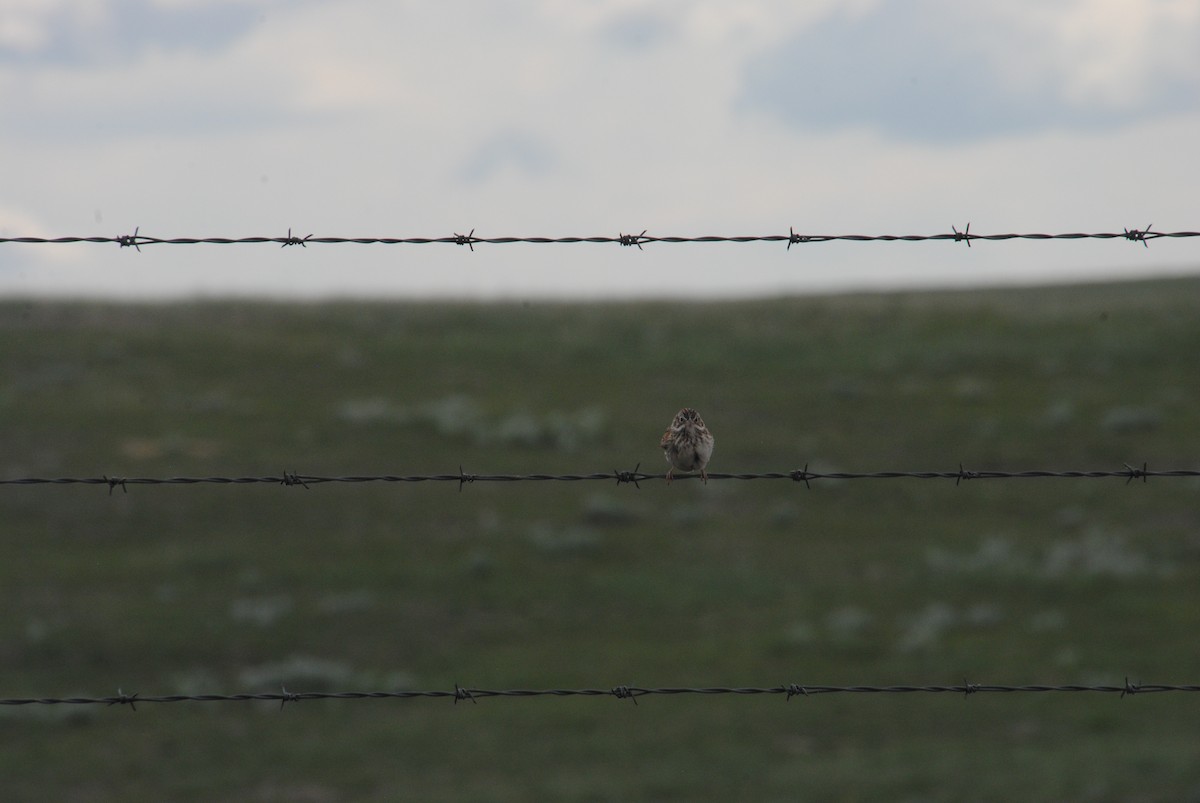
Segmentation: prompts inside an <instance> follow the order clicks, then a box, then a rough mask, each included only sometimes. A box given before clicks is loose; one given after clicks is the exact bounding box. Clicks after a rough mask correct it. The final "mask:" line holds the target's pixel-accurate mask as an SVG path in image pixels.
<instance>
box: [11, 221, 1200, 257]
mask: <svg viewBox="0 0 1200 803" xmlns="http://www.w3.org/2000/svg"><path fill="white" fill-rule="evenodd" d="M647 231H648V229H642V233H641V234H624V233H619V234H617V236H615V237H613V236H603V235H601V236H592V237H514V236H504V237H476V236H475V229H474V228H472V229H471V230H470V231H469V232H468V233H467V234H458V233H454V234H452V235H450V236H448V237H317V236H315V235H313V234H307V235H305V236H303V237H300V236H298V235H294V234H292V230H291V228H289V229H288V231H287V234H286V235H285V236H282V237H278V236H277V237H267V236H259V237H152V236H150V235H148V234H142V233H141V227H140V226H139V227H136V228H134V230H133V234H121V235H117V236H116V237H0V244H2V243H23V244H34V245H44V244H63V243H116V244H117V245H118V246H120V247H121V248H133V249H134V250H135V251H141V250H142V249H141V246H143V245H247V244H255V243H278V244H279V246H280V247H281V248H286V247H287V246H289V245H298V246H300V247H302V248H307V247H308V245H309V244H312V243H320V244H322V245H342V244H347V243H354V244H357V245H429V244H439V243H445V244H450V245H465V246H467V247H468V248H469V249H470V250H471V251H474V250H475V246H476V245H481V244H486V245H508V244H511V243H528V244H534V245H547V244H564V243H565V244H576V243H615V244H617V245H620V246H623V247H630V246H636V247H637V248H638V250H639V251H642V250H645V249H643V248H642V246H643V245H645V244H649V243H775V242H782V243H787V250H789V251H790V250H791V249H792V246H793V245H800V244H801V243H827V242H832V241H835V240H844V241H849V242H924V241H931V240H932V241H940V240H946V241H949V242H955V243H963V242H965V243H966V244H967V247H968V248H969V247H970V246H971V243H972V242H973V241H977V240H992V241H1002V240H1088V239H1090V240H1128V241H1130V242H1134V243H1141V244H1142V245H1143V246H1144V247H1149V243H1150V240H1157V239H1159V238H1160V237H1172V238H1183V237H1200V231H1154V224H1150V225H1149V226H1147V227H1146V228H1144V229H1138V228H1132V229H1129V228H1122V230H1121V231H1119V232H1092V233H1086V232H1065V233H1059V234H1015V233H1013V234H972V233H971V224H970V223H967V225H966V227H965V228H964V229H963V230H962V231H959V230H958V227H957V226H951V227H950V232H949V233H941V234H800V233H798V232H796V230H795V227H788V233H787V234H766V235H734V236H723V235H702V236H698V237H680V236H661V237H660V236H655V235H651V234H647Z"/></svg>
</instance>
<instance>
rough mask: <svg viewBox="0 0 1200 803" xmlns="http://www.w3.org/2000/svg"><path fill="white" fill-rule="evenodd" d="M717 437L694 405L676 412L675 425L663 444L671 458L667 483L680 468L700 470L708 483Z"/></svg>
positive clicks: (664, 449) (702, 478)
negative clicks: (709, 464) (705, 423)
mask: <svg viewBox="0 0 1200 803" xmlns="http://www.w3.org/2000/svg"><path fill="white" fill-rule="evenodd" d="M714 442H715V441H714V439H713V436H712V433H711V432H709V431H708V427H706V426H704V419H703V418H701V417H700V414H699V413H698V412H696V411H695V410H693V409H692V408H691V407H684V408H683V409H682V410H680V411H679V412H678V413H676V414H675V419H674V420H673V421H671V426H670V427H668V428H667V431H666V432H664V433H663V436H662V440H661V441H660V442H659V444H658V445H659V446H660V447H662V450H663V456H664V457H666V458H667V463H669V464H670V466H671V467H670V468H669V469H667V482H670V481H671V475H672V474H673V473H674V471H675V470H676V469H679V470H680V471H699V472H700V479H701V480H703V481H704V484H705V485H707V484H708V471H706V469H707V467H708V459H709V458H710V457H712V451H713V443H714Z"/></svg>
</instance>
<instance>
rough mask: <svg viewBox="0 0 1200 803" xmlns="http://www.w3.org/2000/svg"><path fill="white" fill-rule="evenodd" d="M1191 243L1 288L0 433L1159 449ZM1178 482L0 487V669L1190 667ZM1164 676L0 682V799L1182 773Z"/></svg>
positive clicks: (579, 458) (1186, 322)
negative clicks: (266, 697)
mask: <svg viewBox="0 0 1200 803" xmlns="http://www.w3.org/2000/svg"><path fill="white" fill-rule="evenodd" d="M1198 299H1200V281H1196V280H1180V281H1169V282H1152V283H1144V284H1126V285H1108V286H1096V287H1083V288H1072V289H1037V290H1006V291H987V292H965V293H929V294H897V295H860V296H848V297H832V298H812V299H789V300H775V301H755V302H737V303H721V304H717V303H713V304H679V305H677V304H665V303H643V304H604V305H567V304H531V305H521V304H509V305H468V304H463V305H444V304H443V305H420V304H328V305H294V306H288V305H261V304H249V303H196V304H182V305H170V306H119V305H107V304H82V303H80V304H64V303H53V304H50V303H46V304H43V303H27V302H6V303H3V304H0V370H2V372H3V374H2V375H3V376H4V378H5V381H4V383H3V385H0V474H2V475H3V476H4V477H18V476H55V475H59V476H64V475H74V476H98V475H103V474H107V475H110V476H163V475H176V474H186V475H209V474H219V475H257V474H279V473H280V472H282V471H299V472H301V473H307V474H329V475H337V474H348V473H363V474H373V473H406V474H407V473H412V474H424V473H454V472H457V471H458V469H459V466H460V465H461V466H462V467H463V468H464V469H465V470H466V471H467V472H474V473H510V472H511V473H524V472H550V473H557V472H571V473H575V472H580V473H583V472H593V471H611V470H613V469H631V468H633V467H634V466H635V465H637V464H638V463H640V464H641V466H642V468H643V470H650V471H661V470H663V469H664V468H665V463H663V461H662V457H661V456H660V452H659V450H658V448H657V440H658V437H659V436H660V434H661V432H662V430H663V428H664V427H665V426H666V424H667V423H668V422H669V421H670V418H671V416H672V415H673V414H674V412H675V411H676V410H677V409H678V408H679V407H681V406H683V405H691V406H694V407H696V408H698V409H699V410H700V411H701V413H702V414H703V415H704V418H705V420H706V421H707V422H708V423H709V425H710V426H711V427H712V429H713V430H714V432H715V434H716V437H717V447H716V453H715V457H714V461H713V463H712V465H711V466H710V468H712V470H714V471H750V472H756V471H786V470H790V469H795V468H800V467H802V466H804V465H805V464H808V465H809V467H810V468H811V469H813V470H818V471H824V470H833V471H837V470H844V471H874V470H884V469H912V470H954V469H956V468H957V467H958V465H959V463H960V462H961V463H962V464H963V465H964V466H965V467H966V468H968V469H1006V470H1019V469H1027V468H1049V469H1070V468H1083V469H1118V468H1120V467H1121V466H1122V465H1123V464H1124V463H1131V464H1136V465H1139V466H1140V465H1141V463H1142V461H1147V462H1148V463H1149V465H1150V467H1151V468H1176V467H1182V468H1195V467H1197V465H1198V460H1197V444H1200V405H1197V404H1196V399H1197V398H1200V371H1197V370H1196V368H1197V357H1196V355H1197V353H1200V315H1198V314H1197V313H1198V312H1200V302H1198ZM1198 491H1200V483H1197V482H1194V481H1191V480H1179V479H1158V480H1151V481H1150V482H1148V483H1144V484H1143V483H1140V482H1139V483H1132V484H1130V485H1129V486H1128V487H1126V486H1125V484H1124V482H1123V481H1122V480H1119V479H1114V480H1043V481H1025V480H1010V481H982V480H981V481H969V482H966V483H963V484H961V485H960V486H958V487H956V486H955V485H954V483H952V482H946V481H936V482H935V481H918V480H894V481H886V482H885V481H861V482H841V483H838V482H833V481H829V482H825V481H822V482H817V483H814V485H813V487H812V489H811V490H806V489H805V488H804V487H803V486H802V485H798V484H794V483H790V482H786V481H777V482H765V481H764V482H754V483H738V482H733V481H722V482H716V481H713V482H710V483H709V484H708V485H707V486H702V485H701V484H699V483H698V482H694V481H687V482H679V483H675V484H673V485H671V486H669V487H668V486H666V485H665V484H663V483H662V482H656V481H650V482H643V483H642V484H641V488H640V489H638V488H634V487H632V486H628V485H623V486H617V485H616V484H615V483H545V484H535V483H518V484H506V485H489V484H474V485H468V486H466V487H464V488H463V489H462V490H461V491H460V490H459V489H458V487H457V485H456V484H452V483H445V484H422V485H387V486H383V485H364V486H352V485H322V486H316V487H313V488H310V489H308V490H305V489H303V488H283V487H276V486H266V485H263V486H241V487H222V486H190V487H168V486H154V487H148V486H131V487H130V488H129V491H128V493H123V492H122V491H121V490H120V489H119V488H118V489H116V490H115V491H114V492H113V493H112V494H111V495H110V494H109V493H108V489H107V488H104V487H84V486H71V487H55V486H35V487H16V486H4V487H0V521H2V522H3V537H2V538H0V604H2V605H3V610H4V611H5V613H6V615H5V616H4V617H2V618H0V697H24V696H55V697H57V696H71V695H77V694H78V695H85V696H105V695H109V694H114V693H116V691H117V689H118V688H120V689H122V690H124V691H125V692H127V693H134V692H137V693H140V694H142V695H159V694H173V693H187V694H203V693H218V694H225V693H235V692H272V691H278V690H279V688H280V686H283V685H286V686H287V688H288V689H289V690H290V691H344V690H364V691H365V690H374V689H392V688H422V689H423V688H435V689H449V688H453V686H454V684H455V683H458V684H461V685H463V686H470V687H485V688H514V687H550V686H554V687H585V686H586V687H602V688H609V687H612V686H617V685H622V684H629V685H643V686H659V685H685V686H686V685H761V686H774V685H778V684H781V683H801V684H813V685H815V684H907V683H914V684H955V683H961V682H962V681H964V680H969V681H971V682H975V683H999V684H1023V683H1084V684H1093V683H1115V684H1120V683H1122V682H1123V681H1124V679H1125V678H1126V677H1127V676H1128V677H1129V678H1130V679H1131V680H1132V681H1135V682H1139V681H1140V682H1147V683H1151V682H1163V683H1195V682H1198V681H1200V650H1197V649H1196V647H1195V641H1196V633H1197V632H1198V630H1200V604H1198V602H1200V599H1198V597H1197V591H1196V589H1197V587H1198V586H1197V583H1198V581H1200V508H1198V507H1197V505H1196V498H1197V497H1196V494H1197V492H1198ZM1198 715H1200V697H1196V698H1193V697H1192V696H1191V695H1159V696H1154V695H1145V696H1140V697H1134V698H1133V699H1124V700H1122V699H1119V698H1118V697H1116V696H1115V695H1114V696H1102V695H1078V696H1072V695H1062V694H1057V695H1006V696H1001V695H994V696H992V695H974V696H972V697H970V698H967V699H964V698H962V697H960V696H936V697H934V696H904V697H901V696H865V695H853V696H852V695H835V696H822V697H811V698H807V699H805V698H796V699H792V700H791V701H787V702H785V701H784V699H783V698H782V697H761V698H759V697H755V698H748V697H644V698H642V699H640V700H639V701H638V704H637V705H634V704H632V703H631V702H629V701H621V700H616V699H607V698H599V699H583V698H569V699H556V698H550V699H537V700H508V699H493V700H483V701H480V702H479V703H478V704H476V705H472V704H469V703H459V704H457V705H454V704H452V703H450V702H449V701H445V700H441V701H437V700H407V701H358V702H356V701H344V702H339V701H329V702H303V703H296V704H291V705H288V706H287V707H286V708H285V709H284V710H283V711H280V710H279V708H278V706H277V705H270V704H262V705H259V704H244V703H238V704H235V703H205V704H199V703H180V704H173V705H169V706H168V705H148V704H143V705H139V706H138V710H137V712H136V713H135V712H133V711H131V710H129V709H128V708H127V707H112V708H107V707H90V706H70V707H67V706H58V707H49V706H28V707H21V708H0V777H2V778H3V779H4V782H3V786H4V788H5V789H6V791H7V793H8V794H7V797H8V798H9V799H22V800H37V799H42V800H80V801H89V800H108V799H120V800H127V801H140V800H146V801H150V800H162V799H172V800H213V799H241V800H262V801H273V800H308V801H337V800H381V801H382V800H393V799H398V798H410V799H419V800H434V801H436V800H456V801H457V800H499V801H505V800H513V801H515V800H528V799H532V798H549V799H558V800H569V801H589V800H614V799H620V800H637V799H643V800H650V799H653V800H705V799H707V800H729V799H754V800H785V799H788V800H790V799H796V798H797V797H800V798H808V799H828V800H845V801H867V800H889V801H891V800H934V801H936V800H961V799H975V800H1012V799H1026V800H1060V799H1076V800H1092V801H1106V800H1147V801H1149V800H1179V799H1184V798H1189V797H1193V798H1194V797H1195V796H1196V795H1197V794H1200V766H1198V765H1197V764H1196V762H1195V755H1194V747H1193V745H1194V735H1195V722H1196V720H1197V716H1198Z"/></svg>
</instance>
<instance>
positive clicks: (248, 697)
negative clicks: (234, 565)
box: [0, 678, 1200, 711]
mask: <svg viewBox="0 0 1200 803" xmlns="http://www.w3.org/2000/svg"><path fill="white" fill-rule="evenodd" d="M1081 692H1090V693H1099V694H1116V695H1119V696H1120V697H1122V698H1124V697H1132V696H1134V695H1136V694H1161V693H1165V692H1200V685H1172V684H1157V683H1132V682H1130V680H1129V678H1126V679H1125V682H1124V683H1123V684H1121V685H1092V686H1084V685H1042V684H1038V685H1022V686H1007V685H996V684H987V683H968V682H964V683H962V684H958V685H950V686H938V685H929V686H823V685H813V686H810V685H803V684H798V683H788V684H785V685H780V686H766V687H760V686H703V687H690V686H667V687H657V688H655V687H643V686H613V687H612V688H608V689H602V688H595V689H475V688H464V687H462V686H459V685H458V684H455V686H454V689H453V690H430V691H347V692H290V691H288V690H287V687H286V686H284V687H280V690H279V691H278V692H267V693H260V694H170V695H163V696H157V697H150V696H147V697H143V696H142V695H140V694H126V693H125V692H123V691H121V690H120V689H118V690H117V694H116V695H115V696H110V697H26V698H7V699H0V706H26V705H105V706H112V705H127V706H129V707H130V708H131V709H133V710H134V711H136V710H137V705H138V703H145V704H150V703H242V702H251V701H255V700H257V701H264V702H278V703H279V707H280V709H282V708H283V707H284V705H286V704H287V703H294V702H301V701H303V700H411V699H415V698H434V699H438V698H440V699H447V698H448V699H451V700H453V701H454V702H455V704H457V703H459V702H460V701H470V702H472V703H477V702H478V701H479V700H481V699H487V698H490V697H506V698H517V699H530V698H534V697H615V698H616V699H618V700H632V701H633V702H634V704H636V703H637V698H639V697H646V696H650V695H665V696H680V695H703V696H717V695H737V696H755V695H782V696H783V697H784V699H785V700H791V699H792V698H793V697H816V696H819V695H825V694H961V695H963V696H964V697H969V696H971V695H972V694H990V693H997V694H1027V693H1032V694H1041V693H1081Z"/></svg>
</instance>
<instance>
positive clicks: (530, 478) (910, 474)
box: [0, 463, 1200, 496]
mask: <svg viewBox="0 0 1200 803" xmlns="http://www.w3.org/2000/svg"><path fill="white" fill-rule="evenodd" d="M641 465H642V464H641V463H638V464H637V466H636V467H635V468H634V469H633V470H632V471H621V470H619V469H613V470H612V471H603V472H595V473H592V474H470V473H468V472H466V471H464V470H463V468H462V466H459V469H458V473H456V474H407V475H406V474H355V475H349V476H321V475H316V474H300V473H298V472H295V471H284V472H283V473H282V474H279V475H268V476H245V477H217V476H214V477H125V476H111V477H110V476H109V475H107V474H105V475H102V476H99V477H16V478H11V479H0V485H103V486H107V487H108V493H109V495H110V496H111V495H112V492H113V489H114V488H120V489H121V490H122V491H123V492H125V493H128V492H129V486H130V485H257V484H266V485H283V486H286V487H295V486H299V487H301V488H304V489H306V490H307V489H309V488H311V486H313V485H323V484H325V483H348V484H363V483H380V482H382V483H423V482H456V483H458V489H459V490H460V491H461V490H462V488H463V486H464V485H469V484H473V483H476V482H496V483H511V482H587V481H605V482H612V481H613V480H615V481H616V483H617V485H633V486H634V487H635V488H639V489H640V488H641V487H642V486H641V485H640V483H641V482H642V481H645V480H665V479H666V476H667V475H666V474H649V473H646V472H643V471H641ZM1150 477H1200V469H1166V470H1152V469H1150V468H1149V467H1148V466H1147V464H1146V463H1142V466H1141V468H1138V467H1136V466H1132V465H1129V464H1128V463H1126V464H1125V465H1124V467H1123V468H1119V469H1112V470H1101V471H1078V470H1068V471H1048V470H1042V469H1034V470H1027V471H978V470H968V469H966V468H963V466H962V465H961V464H960V465H959V467H958V468H957V469H956V470H954V471H870V472H852V471H825V472H822V471H811V470H809V468H808V465H807V464H806V465H805V466H804V468H800V469H795V470H792V471H768V472H762V473H743V474H730V473H721V472H709V474H708V479H710V480H742V481H751V480H791V481H792V482H802V483H804V485H805V487H807V488H809V489H811V488H812V483H813V482H815V481H816V480H896V479H916V480H954V484H955V485H959V484H961V483H963V482H964V481H967V480H1006V479H1089V480H1090V479H1114V478H1115V479H1123V480H1125V484H1126V485H1128V484H1129V483H1131V482H1133V481H1134V480H1137V479H1140V480H1141V481H1142V482H1143V483H1144V482H1146V481H1147V479H1148V478H1150ZM699 478H700V475H699V474H676V475H674V477H673V479H675V480H690V479H699Z"/></svg>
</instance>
